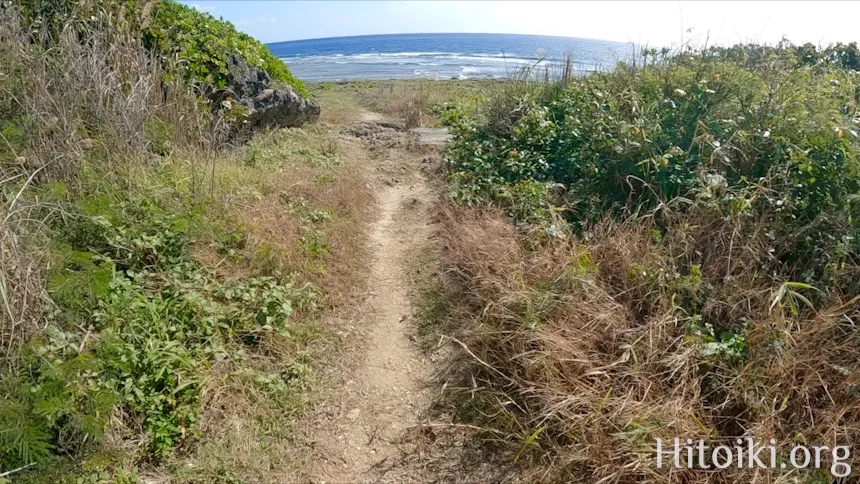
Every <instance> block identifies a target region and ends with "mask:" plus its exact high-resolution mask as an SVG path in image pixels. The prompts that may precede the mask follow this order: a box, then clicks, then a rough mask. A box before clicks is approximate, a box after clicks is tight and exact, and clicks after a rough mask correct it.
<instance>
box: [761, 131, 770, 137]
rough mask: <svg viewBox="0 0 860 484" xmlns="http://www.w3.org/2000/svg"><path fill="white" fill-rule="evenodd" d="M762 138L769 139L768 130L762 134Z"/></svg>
mask: <svg viewBox="0 0 860 484" xmlns="http://www.w3.org/2000/svg"><path fill="white" fill-rule="evenodd" d="M762 136H763V137H765V138H770V130H767V131H765V132H764V134H762Z"/></svg>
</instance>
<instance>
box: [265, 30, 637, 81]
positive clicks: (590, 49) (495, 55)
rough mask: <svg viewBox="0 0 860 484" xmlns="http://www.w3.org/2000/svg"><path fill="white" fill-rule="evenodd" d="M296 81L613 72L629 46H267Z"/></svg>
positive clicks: (483, 40) (352, 42)
mask: <svg viewBox="0 0 860 484" xmlns="http://www.w3.org/2000/svg"><path fill="white" fill-rule="evenodd" d="M268 46H269V49H270V50H271V51H272V53H273V54H275V55H276V56H277V57H280V58H281V59H283V60H284V61H285V62H286V63H287V65H289V67H290V70H291V71H292V72H293V74H294V75H295V76H296V77H298V78H299V79H303V80H307V81H333V80H342V79H343V80H345V79H416V78H429V79H451V78H456V79H476V78H505V77H509V76H511V75H514V74H516V73H518V72H519V71H520V70H521V69H522V68H523V67H526V66H532V65H535V64H538V63H539V64H538V65H539V66H540V67H539V70H541V72H542V69H543V67H544V66H547V65H554V64H558V63H560V62H562V61H563V59H565V57H566V56H567V55H570V56H572V59H573V62H574V70H575V71H576V72H578V73H586V72H590V71H594V70H598V69H607V68H612V67H614V66H615V64H616V63H617V62H618V61H620V60H626V59H629V58H630V57H631V55H632V53H633V46H632V44H625V43H620V42H610V41H604V40H592V39H580V38H574V37H550V36H543V35H514V34H394V35H362V36H357V37H332V38H326V39H310V40H296V41H290V42H276V43H272V44H268Z"/></svg>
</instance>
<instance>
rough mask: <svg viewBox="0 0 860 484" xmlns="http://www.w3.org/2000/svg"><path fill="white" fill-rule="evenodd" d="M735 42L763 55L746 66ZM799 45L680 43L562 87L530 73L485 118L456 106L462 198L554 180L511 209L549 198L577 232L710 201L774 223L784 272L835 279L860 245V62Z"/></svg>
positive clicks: (504, 196) (503, 193)
mask: <svg viewBox="0 0 860 484" xmlns="http://www.w3.org/2000/svg"><path fill="white" fill-rule="evenodd" d="M741 53H746V54H748V55H753V54H755V55H756V62H755V63H754V64H753V66H752V67H747V62H746V60H745V59H747V58H746V57H743V56H741V55H740V54H741ZM796 55H797V54H796V52H795V50H792V49H787V50H783V51H779V50H776V49H765V50H764V51H762V52H759V51H758V50H756V49H753V48H746V49H743V48H741V49H737V50H728V51H726V50H719V49H712V50H709V51H706V52H703V53H698V54H696V53H683V54H680V55H678V56H675V57H672V58H669V59H667V60H664V61H662V62H658V63H656V64H652V65H648V66H646V67H637V68H633V67H629V66H626V65H624V64H621V65H619V67H618V68H617V69H615V70H614V71H612V72H606V73H596V74H592V75H590V76H587V77H585V78H582V79H579V80H576V81H574V82H571V83H569V84H567V85H566V86H565V87H564V88H559V87H558V86H557V85H550V86H545V85H541V84H537V85H535V84H531V85H528V83H527V87H528V88H527V89H508V90H506V91H504V94H503V96H502V98H501V99H498V98H497V99H495V100H494V101H493V102H491V103H490V104H488V105H487V106H486V108H485V110H484V111H479V112H478V113H477V115H475V114H474V113H472V114H471V115H464V114H453V113H450V114H448V115H446V119H448V120H450V124H451V125H452V130H453V132H454V134H455V138H454V140H453V142H452V144H451V151H450V154H449V156H447V157H446V162H447V164H448V166H449V167H450V168H451V173H452V180H453V181H454V183H455V192H454V195H455V198H458V199H459V200H461V201H464V202H468V203H477V202H480V201H481V200H484V199H494V200H498V201H500V202H502V203H503V204H505V205H506V206H511V204H512V203H513V204H514V205H516V204H517V203H520V205H521V202H518V201H514V200H515V199H516V200H526V199H530V200H534V199H535V197H534V195H533V192H530V193H528V194H526V196H525V198H524V197H522V196H517V197H514V198H511V196H510V194H511V193H513V192H516V191H517V189H516V188H515V187H521V186H522V184H523V183H527V182H528V183H532V182H538V183H548V184H560V185H561V186H562V187H563V189H562V190H561V192H562V193H563V196H562V197H560V199H559V197H556V198H555V199H552V200H546V201H544V202H542V205H543V207H540V208H539V210H532V211H531V215H527V214H525V213H523V212H522V211H521V210H519V209H514V210H513V211H512V212H513V213H516V214H517V215H516V216H517V217H518V218H519V219H521V220H522V219H527V218H530V217H533V216H535V215H537V216H538V218H544V219H545V218H546V214H549V213H551V212H552V210H547V206H548V205H549V203H550V202H552V203H555V204H558V205H561V206H562V207H563V208H564V209H565V213H566V214H567V219H568V221H569V222H570V223H571V224H573V225H574V226H575V227H576V228H577V229H579V230H582V229H586V228H587V227H589V226H590V225H591V224H592V223H594V222H596V221H598V220H600V219H602V218H603V217H604V216H606V215H611V216H616V217H627V216H630V215H633V216H642V215H645V214H647V213H649V212H651V211H653V213H654V216H655V217H656V219H657V220H658V221H660V220H661V219H662V217H664V208H665V209H666V210H668V209H669V207H671V209H672V211H682V212H683V211H686V210H689V208H690V207H692V206H694V205H695V206H712V207H714V209H715V210H717V211H719V212H721V213H723V214H724V215H725V216H737V215H739V216H743V217H747V218H748V219H750V220H752V219H757V220H763V221H766V223H767V230H768V231H769V232H768V233H769V234H770V236H771V237H772V238H773V239H774V240H775V241H776V242H775V244H774V247H775V253H776V254H777V255H778V257H779V262H780V263H781V264H782V266H781V267H782V268H781V269H779V270H780V271H784V274H785V276H791V277H794V278H797V280H802V281H804V282H813V281H822V280H827V281H828V282H829V281H831V280H832V279H835V278H839V277H841V276H840V275H839V274H837V272H838V271H835V270H834V268H835V267H838V266H839V264H840V263H842V262H844V261H846V260H848V259H850V256H848V255H847V254H849V253H851V252H852V251H856V250H857V249H858V247H860V246H858V239H857V237H858V235H860V224H858V222H857V220H858V219H857V215H858V214H860V211H858V207H857V203H858V200H860V199H858V196H860V163H858V156H857V147H858V140H857V138H858V134H857V130H856V121H857V119H856V118H855V117H854V114H855V113H854V110H855V104H856V101H857V97H856V93H855V89H854V87H853V85H854V82H855V78H856V72H855V71H852V70H844V69H843V65H844V63H838V62H818V63H816V64H815V65H814V66H812V67H809V66H803V65H798V63H797V60H796ZM512 82H522V81H512ZM500 107H506V108H504V109H501V108H500ZM499 113H506V114H505V115H504V116H501V115H500V114H499ZM539 212H542V213H539ZM810 224H815V225H816V230H804V227H807V226H809V225H810ZM845 284H849V283H848V282H847V281H844V280H843V281H842V283H841V286H842V287H843V288H845V289H847V286H846V285H845Z"/></svg>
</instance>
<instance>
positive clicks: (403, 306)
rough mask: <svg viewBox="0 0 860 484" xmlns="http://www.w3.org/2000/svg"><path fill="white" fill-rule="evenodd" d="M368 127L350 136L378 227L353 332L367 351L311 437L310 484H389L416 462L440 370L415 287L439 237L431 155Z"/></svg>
mask: <svg viewBox="0 0 860 484" xmlns="http://www.w3.org/2000/svg"><path fill="white" fill-rule="evenodd" d="M360 119H361V120H362V122H361V123H360V124H358V125H355V126H352V127H348V128H346V129H344V132H343V135H342V136H345V137H353V138H357V139H360V140H363V144H364V146H365V147H366V149H367V153H366V156H367V158H368V160H367V161H368V163H367V165H366V167H367V170H368V171H370V172H371V173H369V175H371V179H373V180H374V181H375V183H374V185H375V188H376V190H375V191H376V196H377V209H378V217H377V219H376V221H375V223H374V224H373V226H372V228H371V231H370V238H369V245H370V251H371V253H372V265H371V270H370V273H369V274H368V282H367V287H368V288H369V293H368V294H366V299H365V300H364V301H363V303H361V307H360V308H359V310H358V311H357V316H356V321H352V322H351V325H352V326H354V327H357V328H359V330H358V331H356V332H357V333H358V334H359V337H360V338H362V339H363V341H362V342H361V343H360V345H359V346H360V347H359V348H357V349H356V350H355V351H354V352H352V354H351V355H350V359H351V360H352V364H346V365H344V366H343V367H342V368H341V369H340V372H341V373H340V375H338V376H337V378H336V379H335V380H336V381H339V383H340V385H341V386H340V388H338V389H337V390H336V391H335V392H334V394H333V395H332V396H331V397H330V398H328V399H327V400H326V401H325V402H324V403H323V404H321V405H319V406H318V408H317V410H316V416H315V419H314V421H313V422H312V423H311V425H310V428H309V429H308V432H307V434H308V436H309V439H310V440H311V442H312V445H313V448H314V453H315V455H316V456H317V459H315V461H316V462H315V463H314V468H312V469H309V470H308V473H309V476H308V479H309V480H310V481H311V482H319V483H324V482H325V483H346V482H379V481H380V480H382V479H384V470H383V469H385V468H386V467H387V466H388V465H390V463H392V462H395V461H397V460H398V459H400V458H401V457H402V456H403V455H404V454H409V453H411V452H414V450H415V449H414V444H410V443H409V442H408V440H409V439H405V438H404V436H405V435H406V434H407V430H408V429H409V428H411V427H414V426H416V425H417V424H418V423H419V418H420V415H422V414H423V413H424V412H425V411H426V409H427V408H428V407H429V405H430V395H429V390H428V382H430V381H431V380H432V365H431V363H430V362H429V360H428V358H427V356H426V355H425V354H424V353H423V352H422V351H421V349H420V348H419V346H418V343H417V338H416V325H415V324H413V315H414V313H415V310H414V308H413V304H412V301H411V299H410V294H409V285H410V281H409V277H408V268H409V267H410V263H411V257H412V256H414V254H417V253H419V252H420V251H421V250H422V248H423V247H425V245H426V244H427V241H428V239H429V237H430V234H431V233H432V227H431V224H430V220H431V216H430V213H429V210H430V207H431V206H432V202H433V195H432V191H431V190H430V188H429V186H428V182H427V180H426V179H425V177H424V175H423V173H422V171H421V167H422V166H423V165H422V162H423V160H424V159H426V156H422V155H426V153H425V152H423V150H422V149H421V148H420V144H418V142H417V140H416V139H415V137H414V136H412V135H410V134H409V133H406V132H403V131H397V130H395V129H393V128H392V127H391V126H388V125H387V124H386V123H380V124H376V123H374V121H381V118H379V117H377V116H373V115H372V114H364V115H362V116H361V117H360Z"/></svg>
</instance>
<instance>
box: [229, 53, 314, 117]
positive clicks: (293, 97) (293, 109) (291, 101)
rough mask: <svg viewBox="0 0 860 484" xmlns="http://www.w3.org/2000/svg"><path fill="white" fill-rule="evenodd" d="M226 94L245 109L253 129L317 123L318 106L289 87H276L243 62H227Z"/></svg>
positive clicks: (269, 78)
mask: <svg viewBox="0 0 860 484" xmlns="http://www.w3.org/2000/svg"><path fill="white" fill-rule="evenodd" d="M227 70H228V72H229V73H230V85H229V86H228V88H229V90H230V91H231V92H232V94H233V96H234V97H235V99H236V100H237V101H238V102H239V104H241V105H243V106H245V107H246V108H248V111H249V113H248V118H247V125H250V127H252V128H261V127H275V128H287V127H293V126H301V125H302V124H304V123H306V122H312V121H316V119H317V118H318V117H319V115H320V105H319V104H318V103H316V102H314V101H311V100H310V99H306V98H304V97H302V96H300V95H299V94H298V93H297V92H296V91H295V89H293V88H292V87H290V86H287V85H283V86H275V85H273V82H272V79H271V77H269V75H268V74H267V73H266V72H265V71H263V70H262V69H258V68H256V67H253V66H250V65H248V63H247V62H245V61H244V59H242V58H240V57H238V56H236V55H230V56H229V57H228V58H227Z"/></svg>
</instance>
